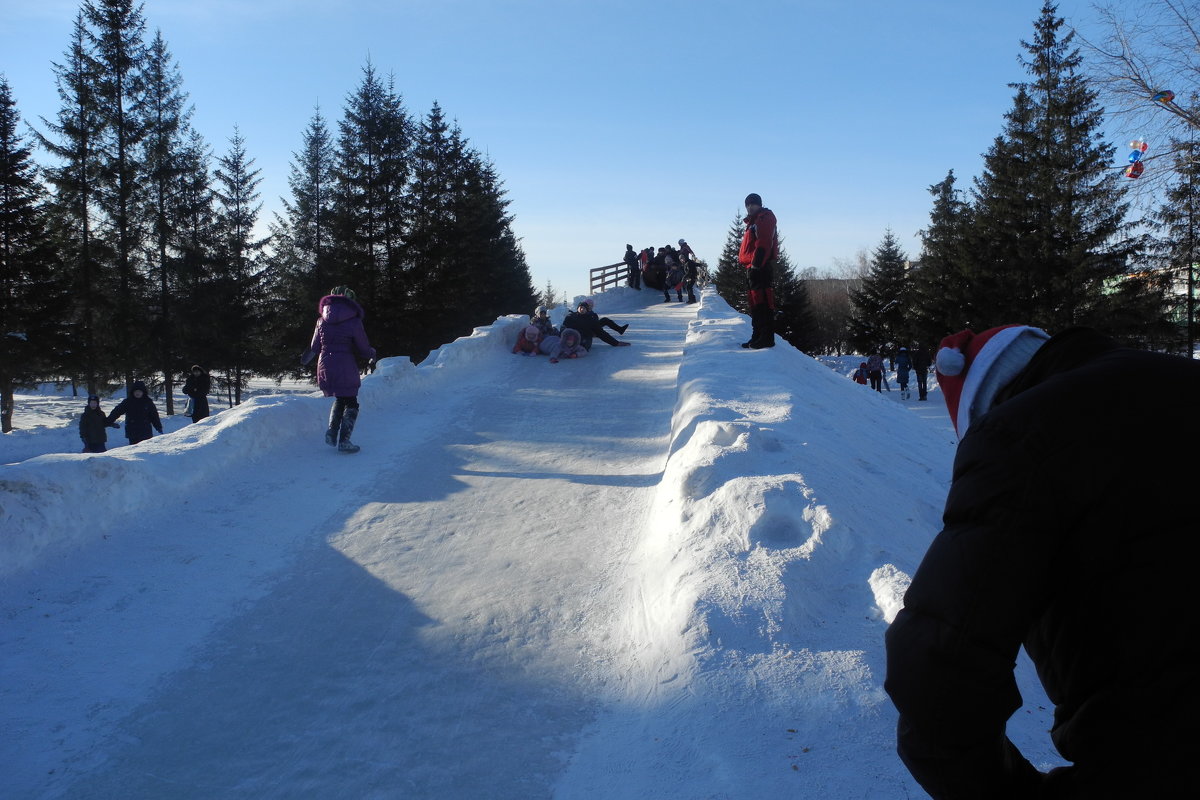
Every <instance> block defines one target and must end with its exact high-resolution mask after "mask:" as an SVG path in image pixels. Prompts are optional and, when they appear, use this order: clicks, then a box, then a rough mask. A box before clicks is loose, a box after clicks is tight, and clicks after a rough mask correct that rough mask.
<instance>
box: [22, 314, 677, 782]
mask: <svg viewBox="0 0 1200 800" xmlns="http://www.w3.org/2000/svg"><path fill="white" fill-rule="evenodd" d="M694 309H695V307H694V306H693V307H685V306H677V305H672V306H666V305H664V306H662V307H654V306H652V307H650V308H648V309H645V310H644V311H643V312H642V313H625V312H622V313H621V314H620V315H619V321H622V322H629V323H631V325H630V330H629V332H628V334H627V337H626V338H628V339H629V340H631V341H633V342H634V343H635V344H634V346H633V347H629V348H610V347H608V346H606V345H603V344H599V343H598V349H596V350H594V352H593V355H592V356H591V357H589V358H588V359H585V360H583V361H578V362H564V363H561V364H557V365H550V364H548V362H547V361H546V359H544V358H539V359H525V358H520V357H517V356H512V357H511V358H499V359H497V360H496V361H495V362H494V364H492V365H490V366H489V368H487V369H484V370H481V371H480V372H479V374H478V376H477V378H478V380H477V381H475V382H474V383H473V384H471V385H470V386H469V387H467V388H468V390H467V391H466V392H465V393H463V394H459V395H458V396H454V397H446V396H438V395H437V394H430V395H429V396H428V397H427V402H425V403H423V404H422V405H421V407H419V408H388V409H383V408H375V407H371V406H370V404H369V403H368V404H365V405H364V410H363V416H362V418H361V421H360V425H359V430H358V436H357V437H356V438H357V439H358V440H359V441H361V443H362V444H363V447H364V449H363V451H362V453H361V454H359V455H358V456H355V457H353V458H349V457H342V456H338V455H335V454H334V453H332V452H330V451H328V450H327V449H326V448H325V446H324V445H322V444H320V443H319V432H318V431H314V432H313V435H311V436H309V437H307V438H301V439H297V440H296V441H294V442H292V443H290V444H289V445H288V446H286V447H284V448H282V449H281V450H280V451H279V452H278V453H276V454H273V455H272V457H271V458H270V459H260V460H258V461H250V462H248V463H246V464H244V465H243V466H242V467H241V468H239V469H236V470H233V471H231V472H228V473H226V474H223V475H221V476H220V478H219V479H218V480H215V481H213V482H211V483H209V484H208V485H206V486H205V487H204V491H203V493H202V494H201V495H200V497H202V498H203V503H200V504H197V503H181V504H180V505H179V506H178V507H169V508H160V509H158V510H156V511H155V512H153V513H149V514H144V513H143V514H141V515H138V517H137V519H130V520H128V521H127V522H126V523H125V525H127V526H128V528H127V532H123V534H122V535H121V536H114V537H112V539H111V542H110V544H109V545H107V546H105V547H93V548H90V549H88V550H86V551H84V553H83V554H82V555H81V556H78V557H76V558H75V559H73V560H71V561H69V562H55V563H56V564H57V566H55V567H53V568H44V569H41V570H39V571H37V572H35V573H33V574H30V575H22V576H19V577H16V578H13V579H10V580H8V581H6V584H5V586H4V591H3V602H4V605H3V610H4V613H5V616H6V621H5V627H4V633H3V642H2V643H0V644H2V645H3V647H4V648H5V650H6V651H7V654H6V656H5V662H4V665H3V670H4V676H3V677H4V686H5V687H6V692H5V697H4V698H3V699H4V701H5V702H4V706H5V710H4V711H3V712H0V714H2V715H3V716H2V717H0V721H2V722H3V723H4V727H5V729H6V730H7V731H9V732H14V731H15V735H8V736H6V737H5V744H4V745H2V748H3V749H0V762H2V763H4V764H5V765H6V766H8V765H17V768H18V770H19V772H18V774H16V775H14V774H12V773H10V774H9V775H8V777H6V778H3V779H0V782H6V783H9V784H10V786H12V787H14V788H17V789H19V790H20V791H19V795H20V796H31V797H34V796H36V797H59V796H62V797H109V796H111V797H118V796H120V797H168V796H169V797H174V798H180V797H231V796H245V797H251V796H252V797H298V796H304V797H335V796H338V797H372V796H377V797H398V796H406V795H410V794H411V796H418V797H485V796H486V797H536V796H548V795H549V794H550V792H551V791H552V787H553V785H554V783H555V781H556V780H557V779H558V777H559V775H560V774H561V773H562V771H563V769H564V768H565V765H566V762H567V760H568V759H569V758H570V756H571V753H572V751H573V749H574V740H575V739H576V738H577V737H578V736H579V734H580V732H581V730H582V729H583V728H584V726H586V725H587V724H588V723H589V722H591V721H592V720H593V719H594V717H595V715H596V713H597V709H598V705H599V703H600V702H601V700H600V695H601V693H602V691H603V685H604V683H605V681H606V680H607V678H608V677H609V675H608V674H607V670H606V666H605V665H606V662H607V659H608V646H609V645H608V643H607V638H608V635H609V632H610V626H611V625H612V622H613V619H614V618H615V616H616V614H617V609H616V608H615V607H614V604H615V603H616V598H615V597H614V596H613V593H612V588H611V587H612V586H614V584H616V583H618V581H617V580H616V576H617V573H618V572H619V571H620V570H621V568H622V566H623V564H624V563H625V561H626V560H627V559H628V556H629V550H630V548H631V547H632V546H633V543H634V542H635V541H636V538H637V536H638V534H639V531H640V530H641V527H642V525H643V524H644V521H645V517H646V514H647V511H648V509H649V507H650V504H651V501H652V499H653V494H654V491H655V487H656V486H657V484H658V482H659V480H660V477H661V473H662V470H663V466H664V463H665V459H666V454H667V447H668V443H669V436H670V432H671V415H672V410H673V407H674V404H675V402H676V391H677V386H676V376H677V372H678V369H679V355H680V351H681V348H682V345H683V340H684V335H685V330H686V323H687V321H688V320H689V319H691V318H692V317H693V316H694ZM459 388H460V389H461V388H463V387H459ZM276 456H277V458H276ZM481 587H485V588H486V591H480V589H481ZM46 665H54V667H53V668H52V669H53V670H55V671H56V672H55V674H52V675H47V674H46V672H45V671H46Z"/></svg>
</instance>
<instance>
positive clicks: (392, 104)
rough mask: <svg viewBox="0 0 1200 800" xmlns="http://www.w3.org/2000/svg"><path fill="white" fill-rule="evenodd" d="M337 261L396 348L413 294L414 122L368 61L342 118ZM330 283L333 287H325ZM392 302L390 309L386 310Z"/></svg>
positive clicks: (377, 333)
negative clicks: (410, 191)
mask: <svg viewBox="0 0 1200 800" xmlns="http://www.w3.org/2000/svg"><path fill="white" fill-rule="evenodd" d="M338 131H339V135H338V144H337V152H336V163H337V167H336V190H335V191H336V194H335V198H334V213H335V223H334V244H333V248H334V250H333V256H334V258H333V261H334V263H335V264H336V272H335V280H334V282H335V283H340V284H347V285H350V286H351V287H352V288H353V289H354V291H355V292H356V294H357V295H358V299H359V301H360V302H361V303H362V304H363V305H364V307H365V308H366V309H367V313H368V314H371V313H372V312H375V316H373V317H372V319H373V323H372V325H371V327H370V329H369V332H370V333H371V335H372V337H373V338H372V341H373V343H374V344H375V345H376V349H377V350H379V352H381V353H393V352H397V351H396V350H395V347H396V344H397V339H398V333H397V331H396V327H395V326H396V325H398V324H400V321H401V320H403V319H404V317H405V312H406V305H407V303H408V299H409V297H410V295H411V288H410V287H409V285H408V284H407V281H406V277H407V267H408V263H409V259H408V257H409V256H411V253H409V252H407V251H406V249H405V247H404V245H405V236H406V234H407V232H408V228H409V218H410V216H411V208H412V206H411V205H410V204H409V202H408V197H407V194H406V188H407V185H408V181H409V176H410V173H411V157H412V156H411V151H412V122H411V120H410V119H409V117H408V114H407V112H406V111H405V110H404V105H403V101H402V99H401V98H400V96H399V95H398V94H397V93H396V91H395V89H394V87H393V86H392V85H391V83H390V82H389V83H387V84H385V83H384V82H383V81H382V80H380V78H379V76H378V75H377V74H376V72H375V68H374V66H373V65H372V64H371V63H370V62H369V61H368V63H367V65H366V66H365V67H364V68H363V80H362V83H361V84H359V87H358V89H357V90H356V91H355V92H354V93H353V94H351V96H350V97H349V98H348V99H347V101H346V106H345V111H344V116H343V119H342V120H341V122H339V124H338ZM325 288H326V289H327V288H328V287H325ZM383 308H387V309H388V311H387V313H380V312H381V311H382V309H383Z"/></svg>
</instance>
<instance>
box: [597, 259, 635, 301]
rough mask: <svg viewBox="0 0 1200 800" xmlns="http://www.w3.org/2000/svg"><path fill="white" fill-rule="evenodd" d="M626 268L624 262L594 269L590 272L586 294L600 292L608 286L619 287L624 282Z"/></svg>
mask: <svg viewBox="0 0 1200 800" xmlns="http://www.w3.org/2000/svg"><path fill="white" fill-rule="evenodd" d="M627 270H628V267H626V266H625V262H623V261H622V262H621V263H620V264H609V265H608V266H607V267H596V268H595V269H593V270H592V271H591V282H590V286H589V289H588V293H589V294H591V293H594V292H602V291H604V290H605V289H607V288H608V287H609V286H620V285H621V283H622V282H623V281H624V280H625V277H626V271H627Z"/></svg>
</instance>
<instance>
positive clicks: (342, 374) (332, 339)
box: [309, 294, 375, 397]
mask: <svg viewBox="0 0 1200 800" xmlns="http://www.w3.org/2000/svg"><path fill="white" fill-rule="evenodd" d="M317 314H318V315H319V316H320V319H318V320H317V329H316V330H315V331H313V338H312V344H311V345H309V350H310V352H311V351H313V350H317V349H320V351H321V357H320V359H319V360H318V361H317V386H318V387H320V389H321V391H322V392H324V393H325V396H326V397H357V396H358V387H359V386H361V385H362V380H361V379H360V378H359V376H358V362H357V361H356V360H355V356H356V354H357V355H358V356H361V357H362V358H368V359H370V358H374V357H375V348H374V347H371V343H370V342H368V341H367V332H366V331H365V330H364V329H363V309H362V306H360V305H359V304H358V303H356V302H354V301H353V300H351V299H350V298H348V297H343V296H342V295H337V294H330V295H325V296H324V297H322V298H321V302H319V303H317Z"/></svg>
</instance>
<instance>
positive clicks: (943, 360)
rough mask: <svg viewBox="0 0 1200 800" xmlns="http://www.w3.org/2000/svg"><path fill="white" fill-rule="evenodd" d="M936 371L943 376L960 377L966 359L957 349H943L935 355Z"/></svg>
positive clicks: (965, 364)
mask: <svg viewBox="0 0 1200 800" xmlns="http://www.w3.org/2000/svg"><path fill="white" fill-rule="evenodd" d="M936 364H937V371H938V372H940V373H942V374H943V375H950V376H952V377H953V376H954V375H961V374H962V371H963V369H964V368H965V367H966V366H967V357H966V356H964V355H963V352H962V350H959V349H958V348H957V347H943V348H942V349H941V350H938V354H937V360H936Z"/></svg>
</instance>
